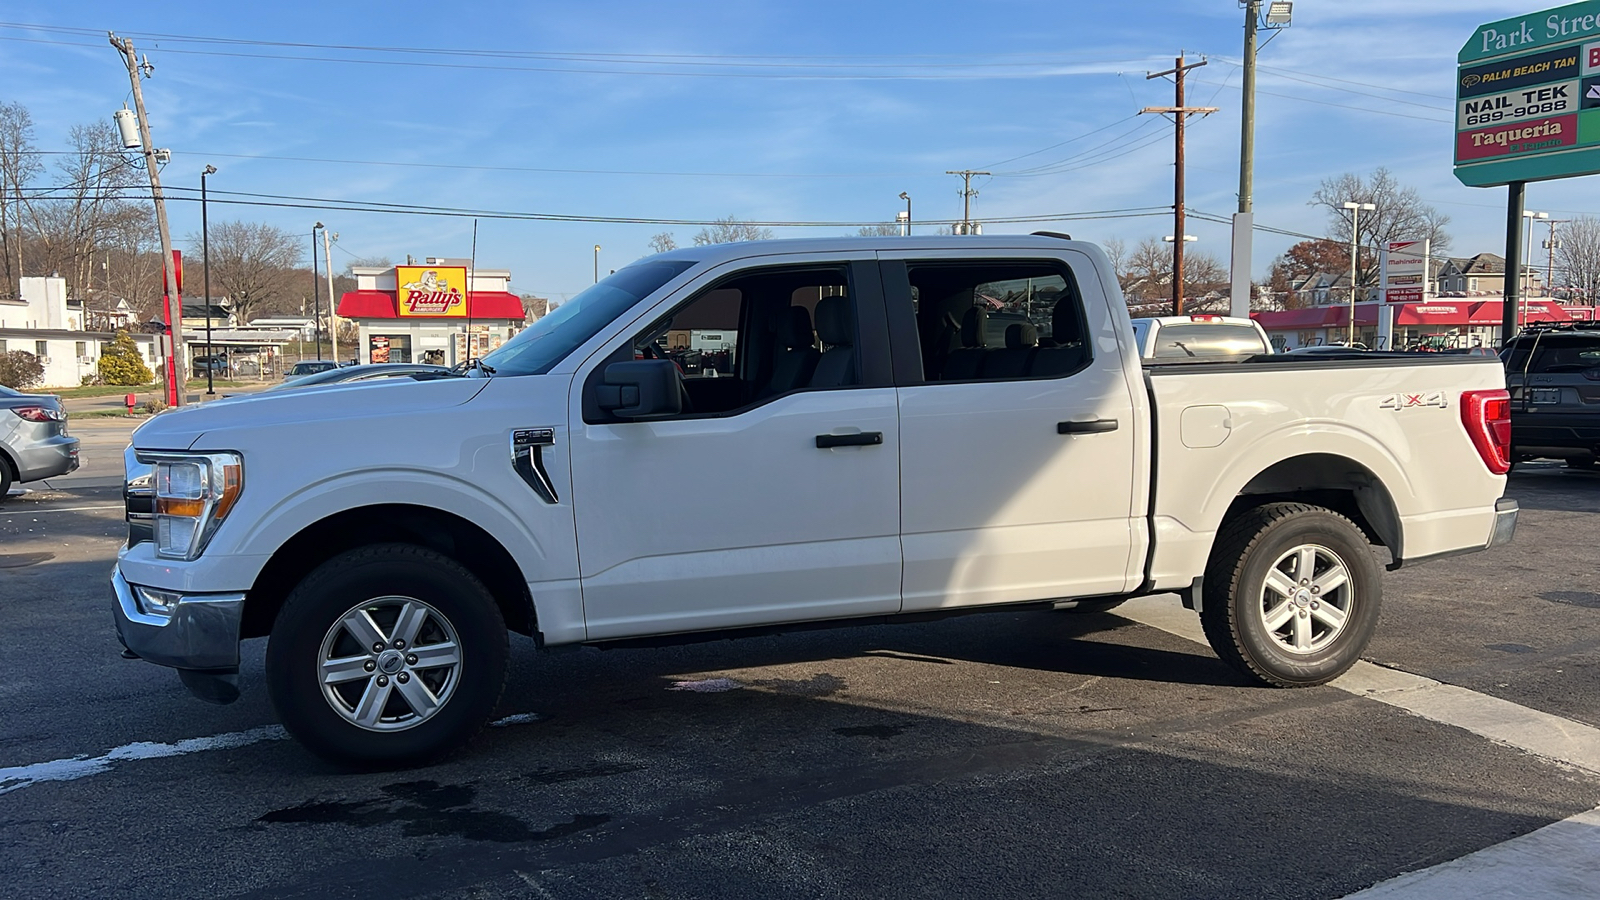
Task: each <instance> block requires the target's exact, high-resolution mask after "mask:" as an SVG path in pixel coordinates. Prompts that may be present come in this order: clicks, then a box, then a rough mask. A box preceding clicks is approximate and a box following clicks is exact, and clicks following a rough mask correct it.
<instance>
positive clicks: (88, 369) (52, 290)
mask: <svg viewBox="0 0 1600 900" xmlns="http://www.w3.org/2000/svg"><path fill="white" fill-rule="evenodd" d="M20 282H21V283H20V285H19V286H20V288H21V295H22V299H21V300H0V353H9V352H12V351H15V350H21V351H24V352H26V353H31V354H33V355H34V356H35V357H37V358H38V360H39V364H40V365H42V366H43V367H44V381H43V382H42V383H41V384H40V385H39V387H41V388H53V387H77V386H78V385H80V384H82V383H83V381H84V378H85V377H86V376H93V375H98V374H99V371H100V354H101V353H103V352H104V351H105V348H106V347H107V346H109V345H110V344H111V341H112V339H113V338H115V337H116V335H114V334H112V333H110V332H100V331H84V330H83V305H82V304H81V303H78V302H77V301H72V300H68V299H67V282H66V279H64V278H57V277H54V276H52V277H48V278H23V279H20ZM133 339H134V342H135V343H136V344H138V346H139V352H140V354H141V355H143V356H144V360H145V365H147V366H149V367H150V369H151V371H154V370H155V367H156V363H157V360H156V340H155V335H150V334H135V335H133Z"/></svg>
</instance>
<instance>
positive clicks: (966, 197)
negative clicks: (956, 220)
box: [907, 169, 991, 234]
mask: <svg viewBox="0 0 1600 900" xmlns="http://www.w3.org/2000/svg"><path fill="white" fill-rule="evenodd" d="M945 174H946V175H960V176H961V233H962V234H971V233H972V198H973V197H976V196H978V192H977V191H975V190H973V189H972V176H974V175H988V174H991V173H989V172H975V171H973V170H971V169H961V170H959V171H955V172H951V171H948V170H947V171H946V172H945ZM907 218H910V215H909V213H908V214H907Z"/></svg>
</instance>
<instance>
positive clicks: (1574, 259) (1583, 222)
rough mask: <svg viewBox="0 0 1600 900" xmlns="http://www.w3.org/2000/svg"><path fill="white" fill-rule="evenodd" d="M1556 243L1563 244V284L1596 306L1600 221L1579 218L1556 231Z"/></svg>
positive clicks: (1560, 253)
mask: <svg viewBox="0 0 1600 900" xmlns="http://www.w3.org/2000/svg"><path fill="white" fill-rule="evenodd" d="M1556 240H1558V241H1560V242H1561V247H1560V249H1558V250H1556V265H1557V266H1560V267H1561V275H1560V278H1561V280H1563V281H1564V282H1565V283H1566V284H1568V285H1570V286H1572V287H1574V288H1577V289H1578V290H1580V291H1582V292H1583V296H1584V297H1585V298H1586V299H1588V300H1589V301H1590V302H1591V303H1592V302H1594V299H1595V297H1596V296H1597V293H1596V292H1597V291H1600V219H1597V218H1595V217H1594V216H1578V217H1577V218H1575V219H1573V220H1572V221H1571V222H1568V223H1566V224H1565V225H1562V226H1561V228H1560V229H1558V230H1557V231H1556Z"/></svg>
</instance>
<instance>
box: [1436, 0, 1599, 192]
mask: <svg viewBox="0 0 1600 900" xmlns="http://www.w3.org/2000/svg"><path fill="white" fill-rule="evenodd" d="M1456 59H1457V61H1458V62H1459V63H1460V68H1459V69H1458V70H1457V72H1456V152H1455V164H1456V177H1457V178H1458V179H1460V180H1461V182H1462V183H1463V184H1466V185H1470V186H1472V187H1490V186H1493V185H1501V184H1509V183H1510V182H1513V181H1544V180H1548V179H1552V178H1568V177H1571V176H1574V175H1590V174H1594V173H1597V172H1600V0H1586V2H1584V3H1574V4H1572V5H1570V6H1563V7H1561V8H1559V9H1550V10H1545V11H1543V12H1538V13H1530V14H1528V15H1524V16H1518V17H1516V18H1513V19H1504V20H1502V21H1499V22H1490V23H1489V24H1487V25H1484V26H1481V27H1480V28H1478V29H1477V31H1476V32H1474V34H1473V36H1472V37H1471V38H1470V39H1469V40H1468V41H1467V43H1466V45H1465V46H1463V47H1462V48H1461V52H1460V53H1459V54H1458V55H1457V57H1456Z"/></svg>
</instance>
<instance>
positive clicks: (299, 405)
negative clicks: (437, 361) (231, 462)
mask: <svg viewBox="0 0 1600 900" xmlns="http://www.w3.org/2000/svg"><path fill="white" fill-rule="evenodd" d="M488 383H489V379H487V378H441V379H438V380H435V381H412V380H410V379H384V380H382V381H372V382H357V383H353V384H331V385H328V386H326V387H320V388H319V387H311V388H306V389H304V390H297V391H277V392H273V393H261V394H250V395H244V396H239V397H229V398H227V399H224V400H216V401H212V402H211V403H207V404H204V405H202V406H188V407H183V408H181V409H169V410H167V411H166V412H163V413H161V414H160V415H157V416H156V417H154V418H152V419H151V420H150V421H148V422H146V423H144V424H143V425H140V426H139V427H138V428H137V429H136V430H135V431H134V432H133V446H134V447H137V448H138V449H140V450H187V449H189V448H190V447H192V446H194V444H195V442H197V441H199V440H200V438H201V437H202V436H203V435H205V434H206V433H207V432H213V431H228V430H233V429H241V428H271V427H273V426H277V425H288V424H296V425H298V424H305V423H309V422H327V421H348V420H351V419H362V418H367V417H382V416H395V415H408V414H414V413H427V412H429V411H432V410H440V409H447V408H449V407H452V406H460V405H461V404H463V403H466V402H467V401H469V400H471V399H472V398H473V397H475V396H477V395H478V392H479V391H481V390H483V389H484V387H485V386H486V385H488Z"/></svg>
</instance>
